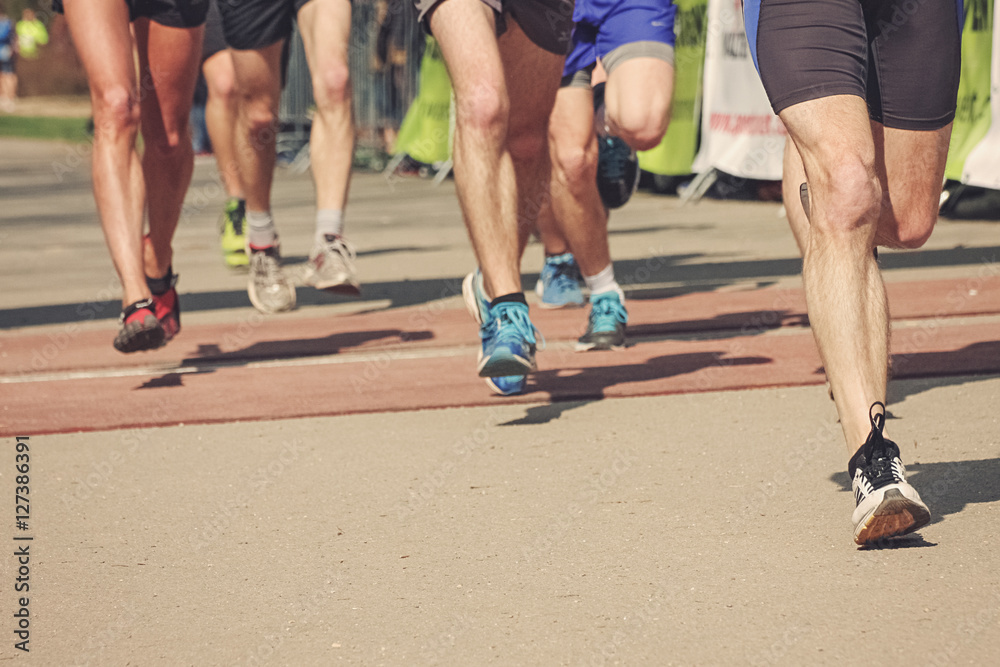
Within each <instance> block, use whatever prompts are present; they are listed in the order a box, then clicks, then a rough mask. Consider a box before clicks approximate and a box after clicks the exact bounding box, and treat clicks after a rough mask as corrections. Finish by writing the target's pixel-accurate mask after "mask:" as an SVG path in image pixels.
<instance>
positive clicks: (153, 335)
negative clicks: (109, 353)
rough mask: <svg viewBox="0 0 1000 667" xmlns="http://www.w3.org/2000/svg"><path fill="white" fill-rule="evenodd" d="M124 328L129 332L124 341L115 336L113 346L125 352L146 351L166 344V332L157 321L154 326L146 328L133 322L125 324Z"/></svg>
mask: <svg viewBox="0 0 1000 667" xmlns="http://www.w3.org/2000/svg"><path fill="white" fill-rule="evenodd" d="M124 330H125V331H128V332H129V335H128V338H127V339H125V340H124V341H119V338H118V337H115V340H114V348H115V349H116V350H118V351H119V352H123V353H125V354H130V353H132V352H148V351H150V350H156V349H158V348H161V347H163V346H164V345H166V344H167V340H166V332H165V331H164V330H163V327H161V326H160V323H159V322H157V323H156V325H155V326H150V327H149V328H146V329H143V328H142V324H140V323H138V322H133V323H132V324H126V325H125V327H124Z"/></svg>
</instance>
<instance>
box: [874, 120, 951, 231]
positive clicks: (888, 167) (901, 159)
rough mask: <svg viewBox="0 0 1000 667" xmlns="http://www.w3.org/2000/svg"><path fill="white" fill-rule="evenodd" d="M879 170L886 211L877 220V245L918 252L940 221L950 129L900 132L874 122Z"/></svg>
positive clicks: (876, 160) (883, 209)
mask: <svg viewBox="0 0 1000 667" xmlns="http://www.w3.org/2000/svg"><path fill="white" fill-rule="evenodd" d="M871 125H872V134H873V136H874V140H875V149H876V158H875V168H876V171H877V173H878V177H879V181H880V182H881V184H882V190H883V192H885V193H886V194H887V195H888V197H887V205H884V206H883V207H882V215H881V216H880V218H879V226H878V235H877V239H878V242H879V243H880V244H882V245H888V246H890V247H900V246H901V247H910V248H912V247H919V246H920V245H923V243H924V241H926V240H927V238H928V237H930V234H931V231H932V230H933V229H934V224H935V223H936V222H937V218H938V208H939V206H940V202H941V186H942V184H943V183H944V169H945V163H946V162H947V158H948V145H949V143H950V139H951V124H948V125H946V126H945V127H943V128H939V129H937V130H922V131H917V130H902V129H899V128H892V127H884V126H883V125H881V124H880V123H877V122H874V121H873V122H872V124H871Z"/></svg>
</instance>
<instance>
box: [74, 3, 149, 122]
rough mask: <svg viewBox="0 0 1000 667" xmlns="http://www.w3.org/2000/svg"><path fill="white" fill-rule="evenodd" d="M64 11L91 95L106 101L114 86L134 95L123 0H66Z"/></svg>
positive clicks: (131, 51)
mask: <svg viewBox="0 0 1000 667" xmlns="http://www.w3.org/2000/svg"><path fill="white" fill-rule="evenodd" d="M64 11H65V14H66V22H67V23H68V24H69V29H70V33H71V34H72V37H73V43H74V45H75V46H76V51H77V53H78V54H79V56H80V61H81V62H82V63H83V68H84V70H85V71H86V72H87V82H88V84H89V85H90V94H91V97H93V98H94V99H95V100H98V101H105V100H103V96H104V95H105V94H106V93H108V92H109V91H113V90H114V91H116V92H120V91H127V92H128V93H129V94H130V95H133V96H134V95H136V84H135V61H134V60H133V49H134V42H133V39H132V33H131V30H130V28H129V13H128V7H126V5H125V3H123V2H121V0H98V1H91V0H66V2H65V5H64ZM95 106H96V105H95Z"/></svg>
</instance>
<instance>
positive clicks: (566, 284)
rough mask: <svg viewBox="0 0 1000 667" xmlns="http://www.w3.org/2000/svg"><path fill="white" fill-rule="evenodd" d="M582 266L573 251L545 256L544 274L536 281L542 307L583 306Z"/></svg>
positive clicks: (536, 290)
mask: <svg viewBox="0 0 1000 667" xmlns="http://www.w3.org/2000/svg"><path fill="white" fill-rule="evenodd" d="M582 279H583V277H582V276H581V275H580V267H579V266H577V265H576V260H575V259H573V253H569V252H567V253H565V254H563V255H553V256H551V257H546V258H545V265H544V266H543V267H542V274H541V276H539V278H538V282H537V283H535V294H537V295H538V298H539V299H541V300H542V301H541V304H540V305H541V307H542V308H579V307H582V306H583V292H582V291H581V290H580V281H581V280H582Z"/></svg>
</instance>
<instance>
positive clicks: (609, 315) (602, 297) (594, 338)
mask: <svg viewBox="0 0 1000 667" xmlns="http://www.w3.org/2000/svg"><path fill="white" fill-rule="evenodd" d="M627 323H628V311H626V310H625V304H624V303H623V298H622V295H621V294H620V293H619V292H617V291H614V292H602V293H601V294H594V295H592V296H591V297H590V319H589V321H588V322H587V333H585V334H583V335H582V336H581V337H580V338H579V340H578V341H577V343H576V349H577V351H581V352H582V351H584V350H620V349H622V348H623V347H625V325H626V324H627Z"/></svg>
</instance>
